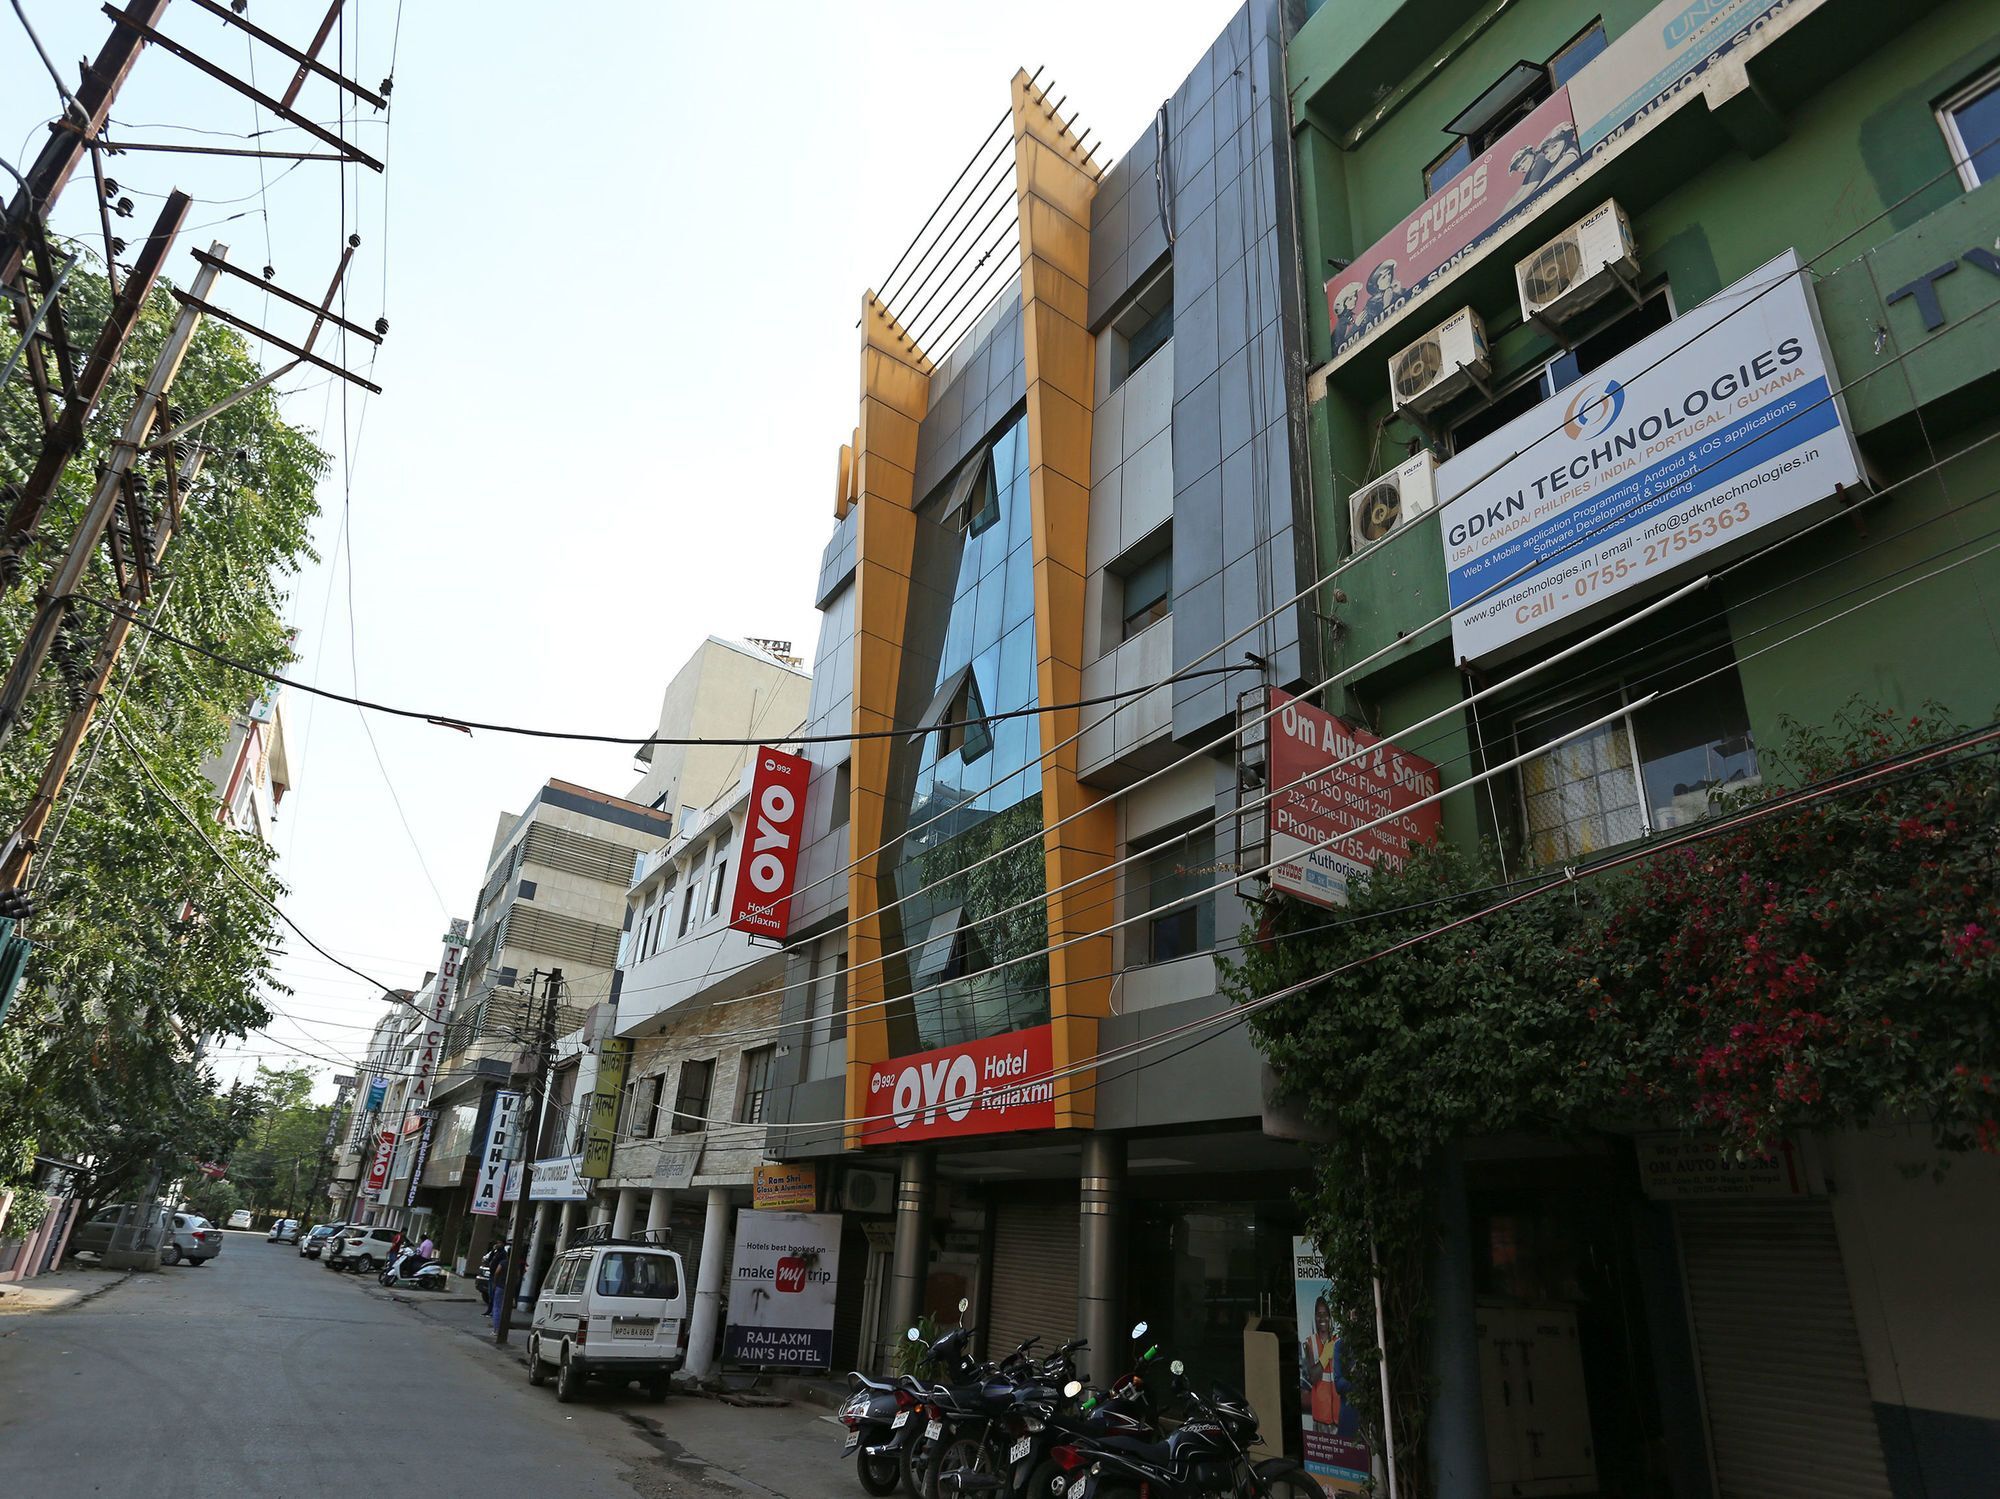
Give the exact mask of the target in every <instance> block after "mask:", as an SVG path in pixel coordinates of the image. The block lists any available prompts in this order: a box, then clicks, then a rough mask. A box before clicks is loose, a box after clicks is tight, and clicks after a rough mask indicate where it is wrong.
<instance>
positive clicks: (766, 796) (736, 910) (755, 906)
mask: <svg viewBox="0 0 2000 1499" xmlns="http://www.w3.org/2000/svg"><path fill="white" fill-rule="evenodd" d="M811 775H812V764H811V762H810V761H808V760H807V759H806V757H805V756H804V755H790V754H787V753H785V751H783V750H776V749H771V748H769V747H768V746H764V747H760V748H759V749H758V751H757V759H756V762H755V769H754V770H753V771H752V772H751V777H750V803H749V811H748V813H747V814H746V816H745V819H744V823H743V841H742V847H741V849H740V850H739V851H738V853H737V856H736V889H735V891H734V892H733V893H732V894H731V895H730V898H729V924H730V925H731V926H732V927H735V928H736V930H738V931H739V932H749V933H751V934H752V935H754V936H758V937H771V938H775V939H780V940H782V939H783V937H784V935H785V933H786V931H787V930H789V929H790V927H791V921H792V884H793V882H794V881H795V880H796V879H797V878H798V872H799V844H800V843H801V842H802V841H803V838H802V835H803V834H804V832H805V826H806V816H805V813H806V781H807V779H808V778H809V777H810V776H811Z"/></svg>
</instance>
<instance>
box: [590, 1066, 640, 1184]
mask: <svg viewBox="0 0 2000 1499" xmlns="http://www.w3.org/2000/svg"><path fill="white" fill-rule="evenodd" d="M631 1061H632V1043H631V1042H630V1041H627V1040H623V1039H621V1038H620V1037H617V1036H607V1037H605V1038H604V1040H602V1041H600V1042H598V1043H597V1083H596V1086H594V1087H593V1088H592V1089H591V1090H590V1128H589V1132H588V1134H587V1135H586V1136H585V1137H584V1146H583V1174H584V1175H585V1176H588V1177H591V1178H594V1179H595V1180H598V1181H602V1180H603V1179H604V1178H605V1177H607V1176H609V1175H610V1174H611V1156H612V1152H613V1151H615V1150H616V1149H617V1147H618V1096H619V1094H620V1093H622V1092H623V1091H624V1089H625V1069H626V1068H627V1066H629V1065H630V1063H631Z"/></svg>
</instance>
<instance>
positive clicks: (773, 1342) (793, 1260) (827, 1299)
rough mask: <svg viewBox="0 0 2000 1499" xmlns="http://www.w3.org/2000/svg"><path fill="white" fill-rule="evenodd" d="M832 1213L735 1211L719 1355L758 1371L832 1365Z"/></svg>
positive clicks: (835, 1217) (835, 1270)
mask: <svg viewBox="0 0 2000 1499" xmlns="http://www.w3.org/2000/svg"><path fill="white" fill-rule="evenodd" d="M839 1283H840V1214H838V1213H764V1212H754V1211H749V1212H741V1213H738V1214H737V1215H736V1255H735V1263H734V1264H733V1266H732V1267H731V1269H730V1273H729V1324H728V1329H727V1331H726V1332H725V1333H724V1335H723V1340H722V1356H723V1357H724V1358H726V1359H729V1360H730V1361H731V1362H733V1363H738V1364H751V1365H755V1366H757V1367H759V1368H786V1369H825V1368H829V1367H831V1366H832V1363H833V1305H834V1295H835V1291H836V1290H837V1288H838V1286H839Z"/></svg>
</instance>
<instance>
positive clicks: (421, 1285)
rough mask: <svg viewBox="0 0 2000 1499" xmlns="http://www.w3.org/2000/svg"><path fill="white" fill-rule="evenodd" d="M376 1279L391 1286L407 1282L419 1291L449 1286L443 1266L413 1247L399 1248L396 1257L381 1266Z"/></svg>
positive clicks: (441, 1288)
mask: <svg viewBox="0 0 2000 1499" xmlns="http://www.w3.org/2000/svg"><path fill="white" fill-rule="evenodd" d="M375 1278H376V1280H378V1281H380V1282H381V1283H382V1284H383V1285H385V1286H389V1287H391V1288H393V1287H395V1286H398V1285H403V1284H406V1283H407V1284H409V1285H411V1286H414V1287H415V1288H416V1289H417V1290H419V1291H446V1290H449V1289H450V1288H451V1284H450V1281H449V1280H448V1279H447V1277H446V1275H445V1270H444V1266H443V1265H442V1264H441V1263H440V1262H438V1261H437V1260H427V1259H425V1258H423V1256H421V1255H419V1254H418V1253H417V1251H416V1250H415V1249H401V1250H398V1251H397V1252H396V1257H395V1258H394V1259H392V1260H390V1261H389V1263H388V1264H386V1265H384V1266H383V1267H382V1270H381V1273H380V1274H378V1275H377V1276H376V1277H375Z"/></svg>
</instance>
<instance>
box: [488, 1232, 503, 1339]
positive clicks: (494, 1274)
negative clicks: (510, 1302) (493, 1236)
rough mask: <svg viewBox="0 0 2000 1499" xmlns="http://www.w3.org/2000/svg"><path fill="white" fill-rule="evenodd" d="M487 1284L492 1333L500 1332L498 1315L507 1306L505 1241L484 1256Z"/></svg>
mask: <svg viewBox="0 0 2000 1499" xmlns="http://www.w3.org/2000/svg"><path fill="white" fill-rule="evenodd" d="M486 1275H487V1284H488V1286H489V1287H490V1291H489V1295H490V1297H491V1305H490V1306H489V1307H488V1308H487V1310H488V1311H490V1312H491V1313H492V1316H493V1332H494V1335H495V1336H496V1337H497V1336H498V1335H499V1332H500V1313H501V1311H502V1310H503V1309H504V1308H505V1307H506V1305H507V1241H506V1240H505V1239H502V1240H501V1241H500V1242H499V1243H497V1244H495V1245H494V1246H493V1248H492V1249H491V1250H489V1251H488V1252H487V1255H486Z"/></svg>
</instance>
